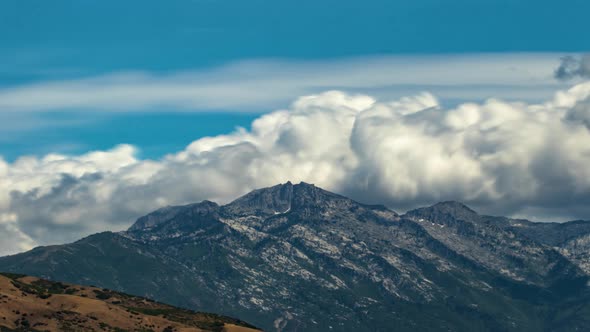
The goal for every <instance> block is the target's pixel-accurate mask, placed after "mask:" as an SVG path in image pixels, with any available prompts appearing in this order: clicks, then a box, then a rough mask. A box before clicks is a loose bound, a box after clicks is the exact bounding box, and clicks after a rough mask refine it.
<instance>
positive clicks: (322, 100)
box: [0, 83, 590, 253]
mask: <svg viewBox="0 0 590 332" xmlns="http://www.w3.org/2000/svg"><path fill="white" fill-rule="evenodd" d="M589 98H590V83H583V84H579V85H577V86H574V87H573V88H571V89H569V90H567V91H560V92H557V93H556V94H555V97H554V98H552V99H551V100H549V101H546V102H543V103H537V104H530V103H526V102H506V101H502V100H499V99H489V100H487V101H486V102H484V103H463V104H460V105H458V106H457V107H453V108H450V109H446V108H444V107H442V106H441V104H440V103H439V101H438V100H437V98H436V97H435V96H434V95H432V94H430V93H421V94H417V95H414V96H409V97H404V98H400V99H398V100H394V101H389V102H388V101H382V100H379V99H378V98H375V97H372V96H368V95H362V94H347V93H343V92H340V91H329V92H325V93H321V94H316V95H309V96H305V97H301V98H299V99H298V100H297V101H295V102H294V103H293V104H292V105H291V107H289V108H288V109H284V110H278V111H275V112H271V113H268V114H265V115H262V116H260V117H259V118H258V119H256V120H255V121H254V122H253V123H252V127H251V130H245V129H239V130H237V131H235V132H233V133H229V134H227V135H221V136H216V137H206V138H202V139H199V140H197V141H195V142H193V143H192V144H190V145H189V146H187V147H186V148H185V149H184V150H182V151H179V152H177V153H174V154H170V155H168V156H166V157H165V158H163V159H161V160H157V161H153V160H141V159H138V158H137V157H136V152H137V151H136V150H135V148H134V147H132V146H129V145H120V146H117V147H115V148H113V149H112V150H109V151H98V152H91V153H87V154H84V155H80V156H64V155H55V154H51V155H47V156H45V157H43V158H34V157H22V158H20V159H18V160H16V161H15V162H13V163H7V162H5V161H1V160H0V228H2V230H3V231H4V230H5V232H2V234H3V237H4V238H6V239H4V238H2V239H0V240H1V242H0V243H2V245H1V249H2V250H3V253H6V252H17V251H20V250H23V249H25V248H29V247H31V246H33V245H38V244H48V243H60V242H66V241H72V240H75V239H77V238H79V237H80V236H82V235H86V234H89V233H93V232H97V231H101V230H107V229H108V230H122V229H125V228H126V227H128V226H129V225H130V224H131V223H132V222H133V221H134V219H135V218H137V217H139V216H141V215H143V214H145V213H147V212H149V211H151V210H154V209H156V208H158V207H161V206H165V205H171V204H184V203H190V202H195V201H200V200H203V199H210V200H214V201H217V202H219V203H226V202H228V201H230V200H232V199H234V198H236V197H238V196H239V195H241V194H244V193H246V192H248V191H250V190H252V189H255V188H259V187H264V186H270V185H274V184H277V183H282V182H286V181H288V180H290V181H293V182H298V181H306V182H311V183H315V184H316V185H318V186H321V187H324V188H326V189H328V190H332V191H336V192H339V193H342V194H345V195H348V196H350V197H352V198H355V199H358V200H360V201H363V202H367V203H381V204H385V205H387V206H389V207H391V208H393V209H396V210H400V211H403V210H406V209H409V208H412V207H416V206H421V205H427V204H431V203H434V202H436V201H441V200H450V199H453V200H460V201H463V202H465V203H467V204H469V205H472V206H473V207H475V208H476V209H478V210H479V211H481V212H484V213H493V214H508V215H518V216H523V215H525V216H526V215H528V216H541V217H543V218H545V219H554V218H555V219H567V218H588V217H590V209H589V208H588V207H589V206H590V168H589V167H588V165H589V164H590V144H588V142H590V130H589V127H588V120H589V119H590V117H589V114H590V108H589V107H588V104H589V100H590V99H589Z"/></svg>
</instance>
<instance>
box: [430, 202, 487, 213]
mask: <svg viewBox="0 0 590 332" xmlns="http://www.w3.org/2000/svg"><path fill="white" fill-rule="evenodd" d="M431 208H433V209H437V210H442V211H447V212H461V213H473V214H477V212H475V211H474V210H473V209H471V208H470V207H469V206H467V205H465V204H463V203H461V202H457V201H444V202H439V203H436V204H434V205H432V206H431Z"/></svg>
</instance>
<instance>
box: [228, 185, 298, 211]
mask: <svg viewBox="0 0 590 332" xmlns="http://www.w3.org/2000/svg"><path fill="white" fill-rule="evenodd" d="M293 187H294V186H293V184H292V183H291V182H287V183H285V184H279V185H276V186H272V187H268V188H262V189H257V190H254V191H251V192H249V193H247V194H246V195H244V196H242V197H240V198H238V199H236V200H235V201H233V202H231V203H229V204H227V205H225V206H224V210H225V211H226V212H228V213H231V214H236V215H251V214H256V215H258V214H263V215H266V214H270V215H272V214H275V213H281V212H285V211H287V210H289V209H290V208H291V200H292V197H293Z"/></svg>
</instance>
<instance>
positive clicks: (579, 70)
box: [555, 54, 590, 80]
mask: <svg viewBox="0 0 590 332" xmlns="http://www.w3.org/2000/svg"><path fill="white" fill-rule="evenodd" d="M555 78H557V79H559V80H570V79H573V78H590V54H584V55H579V56H573V55H568V56H565V57H563V58H562V59H561V63H560V65H559V67H558V68H557V69H556V70H555Z"/></svg>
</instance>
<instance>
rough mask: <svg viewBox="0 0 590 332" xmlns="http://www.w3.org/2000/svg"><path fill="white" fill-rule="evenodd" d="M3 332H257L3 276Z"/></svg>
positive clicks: (231, 322)
mask: <svg viewBox="0 0 590 332" xmlns="http://www.w3.org/2000/svg"><path fill="white" fill-rule="evenodd" d="M0 331H2V332H4V331H52V332H53V331H112V332H124V331H130V332H131V331H137V332H173V331H177V332H196V331H217V332H221V331H226V332H254V331H258V330H257V329H256V328H255V327H253V326H251V325H249V324H247V323H245V322H243V321H240V320H237V319H233V318H230V317H225V316H220V315H215V314H209V313H202V312H193V311H189V310H184V309H179V308H176V307H172V306H169V305H166V304H162V303H158V302H154V301H151V300H148V299H145V298H141V297H136V296H131V295H127V294H123V293H119V292H114V291H111V290H108V289H101V288H97V287H87V286H77V285H71V284H65V283H61V282H53V281H47V280H43V279H39V278H35V277H28V276H24V275H18V274H10V273H0Z"/></svg>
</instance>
